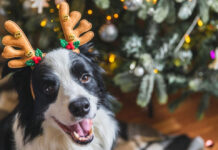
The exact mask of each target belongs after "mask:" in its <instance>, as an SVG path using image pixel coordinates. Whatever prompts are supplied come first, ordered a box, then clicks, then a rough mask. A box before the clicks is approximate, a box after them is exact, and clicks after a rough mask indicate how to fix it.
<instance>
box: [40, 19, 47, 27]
mask: <svg viewBox="0 0 218 150" xmlns="http://www.w3.org/2000/svg"><path fill="white" fill-rule="evenodd" d="M46 24H47V19H43V20H42V21H41V22H40V26H41V27H45V26H46Z"/></svg>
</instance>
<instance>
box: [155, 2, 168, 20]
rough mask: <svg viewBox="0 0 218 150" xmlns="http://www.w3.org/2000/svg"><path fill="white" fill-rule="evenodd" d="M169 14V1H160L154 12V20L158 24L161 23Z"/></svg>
mask: <svg viewBox="0 0 218 150" xmlns="http://www.w3.org/2000/svg"><path fill="white" fill-rule="evenodd" d="M168 14H169V1H168V0H160V1H159V2H158V5H157V9H156V10H155V12H154V20H155V21H156V22H157V23H161V22H163V21H164V19H166V18H167V16H168Z"/></svg>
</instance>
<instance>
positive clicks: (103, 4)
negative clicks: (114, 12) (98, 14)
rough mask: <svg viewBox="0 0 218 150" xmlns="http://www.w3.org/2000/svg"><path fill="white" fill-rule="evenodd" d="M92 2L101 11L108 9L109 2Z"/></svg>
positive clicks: (101, 0)
mask: <svg viewBox="0 0 218 150" xmlns="http://www.w3.org/2000/svg"><path fill="white" fill-rule="evenodd" d="M94 2H95V4H96V6H98V7H99V8H101V9H108V8H109V7H110V0H94Z"/></svg>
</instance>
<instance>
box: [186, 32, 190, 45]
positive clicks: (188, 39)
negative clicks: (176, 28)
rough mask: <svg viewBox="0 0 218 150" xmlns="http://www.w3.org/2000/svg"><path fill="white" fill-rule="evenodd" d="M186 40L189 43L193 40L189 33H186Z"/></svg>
mask: <svg viewBox="0 0 218 150" xmlns="http://www.w3.org/2000/svg"><path fill="white" fill-rule="evenodd" d="M185 42H186V43H188V44H189V43H190V42H191V38H190V36H189V35H188V34H186V35H185Z"/></svg>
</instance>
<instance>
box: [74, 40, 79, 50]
mask: <svg viewBox="0 0 218 150" xmlns="http://www.w3.org/2000/svg"><path fill="white" fill-rule="evenodd" d="M79 44H80V41H76V42H73V45H74V46H75V49H77V48H78V47H79Z"/></svg>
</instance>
